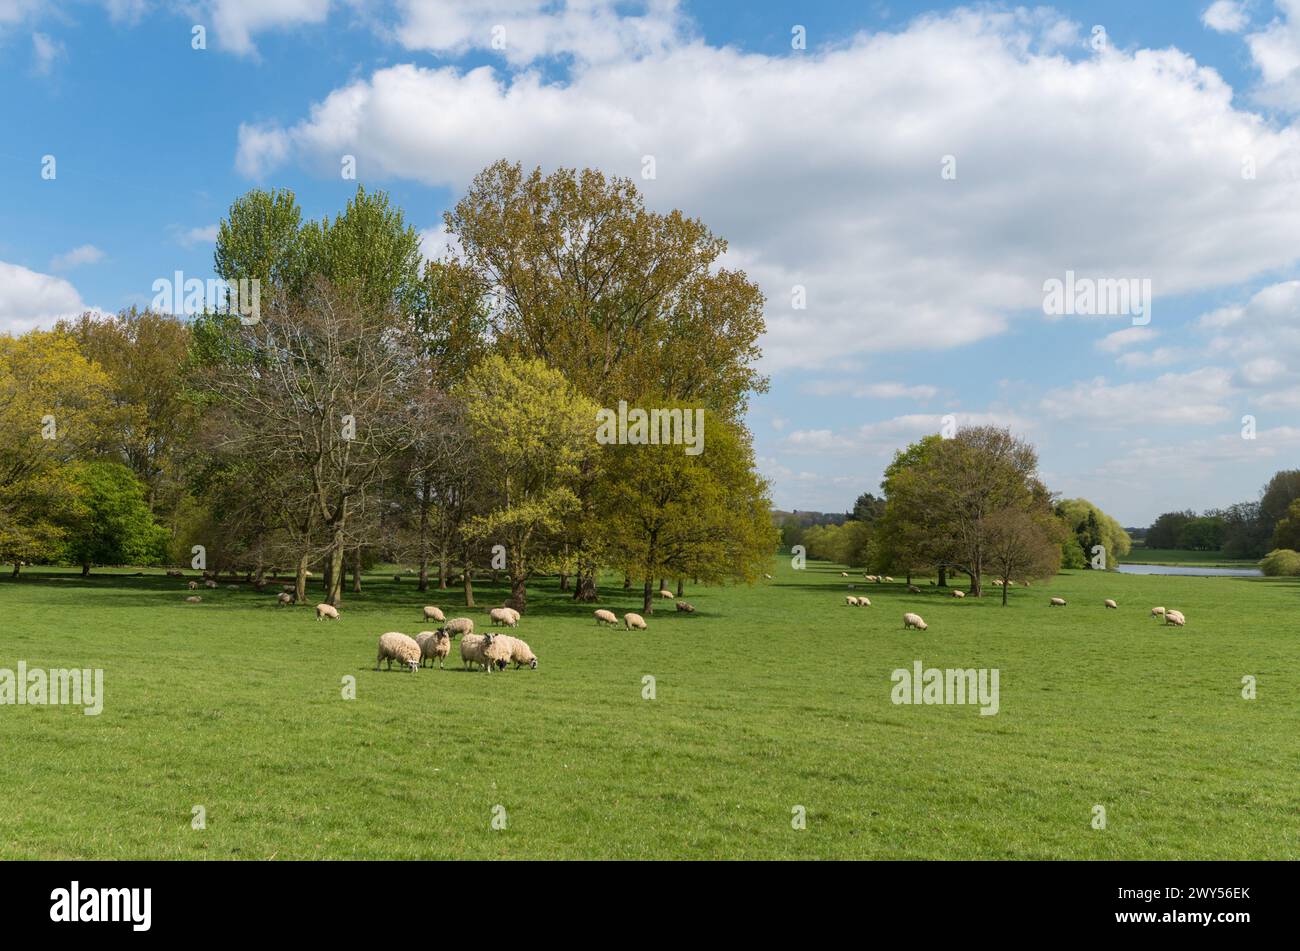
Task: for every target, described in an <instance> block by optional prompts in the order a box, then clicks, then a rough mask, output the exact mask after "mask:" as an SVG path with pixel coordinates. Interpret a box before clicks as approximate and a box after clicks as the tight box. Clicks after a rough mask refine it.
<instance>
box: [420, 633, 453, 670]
mask: <svg viewBox="0 0 1300 951" xmlns="http://www.w3.org/2000/svg"><path fill="white" fill-rule="evenodd" d="M415 642H416V643H417V644H419V645H420V666H421V667H423V666H424V661H425V658H428V660H429V666H430V667H432V666H433V662H434V661H435V660H436V661H437V662H438V666H439V667H444V666H445V664H444V661H446V659H447V655H448V654H450V653H451V637H450V636H449V635H448V634H447V632H446V631H445V630H441V629H440V630H437V631H421V632H420V633H419V634H416V635H415Z"/></svg>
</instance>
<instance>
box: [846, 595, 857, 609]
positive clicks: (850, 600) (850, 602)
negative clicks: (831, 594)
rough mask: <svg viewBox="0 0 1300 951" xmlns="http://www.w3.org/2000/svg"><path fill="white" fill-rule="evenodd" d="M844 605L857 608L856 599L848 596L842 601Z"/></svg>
mask: <svg viewBox="0 0 1300 951" xmlns="http://www.w3.org/2000/svg"><path fill="white" fill-rule="evenodd" d="M844 603H845V604H847V605H848V606H849V607H851V608H856V607H857V606H858V599H857V598H855V597H853V596H852V595H849V596H848V597H847V598H845V599H844Z"/></svg>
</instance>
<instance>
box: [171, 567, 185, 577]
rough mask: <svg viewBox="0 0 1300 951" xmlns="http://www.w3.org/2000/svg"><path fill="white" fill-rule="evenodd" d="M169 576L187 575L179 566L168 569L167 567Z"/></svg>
mask: <svg viewBox="0 0 1300 951" xmlns="http://www.w3.org/2000/svg"><path fill="white" fill-rule="evenodd" d="M167 577H168V578H184V577H185V572H183V571H181V570H180V569H179V568H168V569H167Z"/></svg>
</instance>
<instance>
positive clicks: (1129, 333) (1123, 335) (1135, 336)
mask: <svg viewBox="0 0 1300 951" xmlns="http://www.w3.org/2000/svg"><path fill="white" fill-rule="evenodd" d="M1159 335H1160V332H1159V331H1158V330H1153V329H1152V328H1150V327H1127V328H1125V329H1124V330H1116V331H1115V332H1114V333H1109V334H1106V336H1104V337H1102V338H1101V339H1100V340H1098V341H1097V349H1098V350H1100V351H1101V352H1102V353H1118V352H1119V351H1121V350H1123V349H1125V348H1126V347H1134V346H1138V345H1139V344H1144V343H1150V342H1151V341H1152V340H1154V339H1155V338H1156V337H1158V336H1159Z"/></svg>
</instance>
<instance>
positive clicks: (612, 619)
mask: <svg viewBox="0 0 1300 951" xmlns="http://www.w3.org/2000/svg"><path fill="white" fill-rule="evenodd" d="M592 613H594V614H595V615H596V624H597V626H599V625H601V624H617V623H618V617H617V615H615V614H614V612H613V611H606V610H605V609H604V608H597V609H596V610H595V611H594V612H592Z"/></svg>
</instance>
